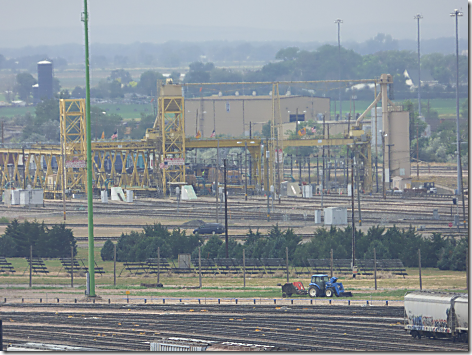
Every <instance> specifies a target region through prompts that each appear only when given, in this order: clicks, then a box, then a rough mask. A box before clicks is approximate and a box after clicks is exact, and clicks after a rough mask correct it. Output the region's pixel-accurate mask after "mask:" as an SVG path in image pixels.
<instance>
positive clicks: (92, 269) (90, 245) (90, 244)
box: [83, 0, 95, 297]
mask: <svg viewBox="0 0 472 355" xmlns="http://www.w3.org/2000/svg"><path fill="white" fill-rule="evenodd" d="M83 21H84V30H85V97H86V105H85V109H86V122H87V123H86V128H87V137H86V138H87V207H88V210H87V212H88V271H89V275H90V278H89V280H90V281H89V288H90V293H89V296H91V297H95V256H94V245H93V244H94V241H93V186H92V124H91V121H90V74H89V67H90V64H89V43H88V12H87V0H84V13H83Z"/></svg>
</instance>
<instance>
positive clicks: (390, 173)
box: [387, 144, 395, 189]
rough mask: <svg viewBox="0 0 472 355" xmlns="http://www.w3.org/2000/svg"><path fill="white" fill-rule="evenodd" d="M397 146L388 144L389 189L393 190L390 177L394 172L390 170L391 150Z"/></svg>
mask: <svg viewBox="0 0 472 355" xmlns="http://www.w3.org/2000/svg"><path fill="white" fill-rule="evenodd" d="M394 145H395V144H387V147H388V188H389V189H391V188H392V185H391V179H390V176H392V170H391V169H390V148H391V147H393V146H394Z"/></svg>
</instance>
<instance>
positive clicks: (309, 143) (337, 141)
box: [283, 138, 369, 147]
mask: <svg viewBox="0 0 472 355" xmlns="http://www.w3.org/2000/svg"><path fill="white" fill-rule="evenodd" d="M368 143H369V142H358V141H356V144H368ZM283 144H284V147H315V146H323V145H331V146H334V145H349V144H354V140H353V139H349V138H347V139H346V138H330V139H287V140H284V141H283Z"/></svg>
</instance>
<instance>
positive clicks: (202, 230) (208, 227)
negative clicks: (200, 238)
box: [193, 223, 225, 234]
mask: <svg viewBox="0 0 472 355" xmlns="http://www.w3.org/2000/svg"><path fill="white" fill-rule="evenodd" d="M224 232H225V227H224V226H223V225H222V224H220V223H206V224H204V225H202V226H200V227H198V228H195V229H194V230H193V234H195V233H198V234H221V233H224Z"/></svg>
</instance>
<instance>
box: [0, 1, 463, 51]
mask: <svg viewBox="0 0 472 355" xmlns="http://www.w3.org/2000/svg"><path fill="white" fill-rule="evenodd" d="M456 8H457V9H462V11H463V14H464V15H463V17H461V18H460V20H459V36H460V38H466V37H467V35H468V11H469V8H468V2H467V1H466V0H395V1H385V0H331V1H328V0H323V1H321V0H233V1H228V0H166V1H161V0H132V1H131V0H89V14H90V42H91V43H96V42H101V43H132V42H137V41H140V42H156V43H162V42H166V41H168V40H182V41H207V40H252V41H273V40H284V41H286V40H293V41H319V42H324V41H336V40H337V28H336V25H335V24H334V20H336V19H337V18H341V19H342V20H343V24H342V25H341V40H345V41H349V40H353V41H359V42H361V41H365V40H367V39H369V38H372V37H374V36H375V35H376V34H377V33H386V34H390V35H392V37H393V38H394V39H414V40H416V31H417V28H416V21H415V20H414V19H413V17H414V15H416V14H417V13H420V14H421V15H422V16H423V19H422V20H421V37H422V38H423V39H430V38H438V37H452V36H454V35H455V22H454V19H453V18H451V17H450V16H449V14H450V13H451V12H452V11H454V9H456ZM82 11H83V1H82V0H41V1H37V0H35V1H33V0H0V32H1V33H2V36H0V48H2V47H22V46H25V45H31V46H39V45H52V44H62V43H83V23H82V22H81V21H80V16H81V12H82Z"/></svg>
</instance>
